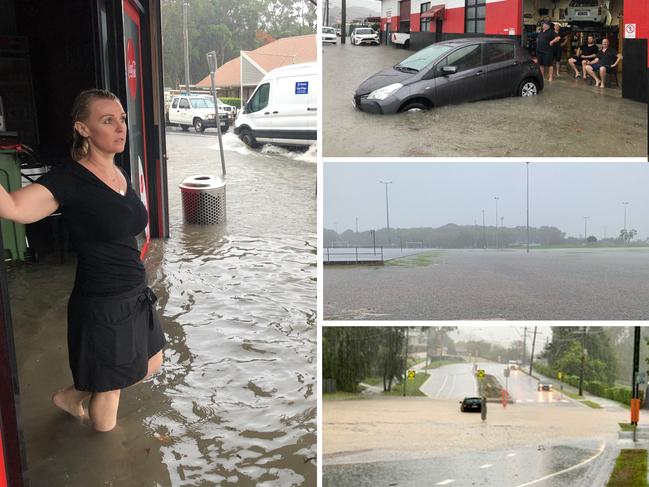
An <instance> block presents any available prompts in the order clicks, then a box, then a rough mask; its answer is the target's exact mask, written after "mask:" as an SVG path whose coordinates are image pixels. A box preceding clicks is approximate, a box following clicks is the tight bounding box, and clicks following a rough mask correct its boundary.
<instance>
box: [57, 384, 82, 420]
mask: <svg viewBox="0 0 649 487" xmlns="http://www.w3.org/2000/svg"><path fill="white" fill-rule="evenodd" d="M75 393H76V391H71V390H70V388H67V389H61V390H59V391H57V392H55V393H54V394H53V395H52V402H53V403H54V405H55V406H56V407H58V408H59V409H62V410H63V411H65V412H66V413H68V414H70V415H71V416H74V417H75V418H78V419H83V418H84V416H85V411H84V409H83V405H82V403H81V401H78V400H77V398H76V397H75V396H77V394H75Z"/></svg>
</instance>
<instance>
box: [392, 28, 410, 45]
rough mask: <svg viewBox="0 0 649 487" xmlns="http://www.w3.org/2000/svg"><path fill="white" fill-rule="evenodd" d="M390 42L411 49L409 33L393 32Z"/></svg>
mask: <svg viewBox="0 0 649 487" xmlns="http://www.w3.org/2000/svg"><path fill="white" fill-rule="evenodd" d="M390 42H392V44H395V45H397V46H403V47H405V48H406V49H408V47H410V34H409V33H407V32H393V33H392V34H390Z"/></svg>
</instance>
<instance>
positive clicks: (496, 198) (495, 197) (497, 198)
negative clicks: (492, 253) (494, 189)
mask: <svg viewBox="0 0 649 487" xmlns="http://www.w3.org/2000/svg"><path fill="white" fill-rule="evenodd" d="M494 199H495V200H496V250H497V249H498V200H499V199H500V197H499V196H494Z"/></svg>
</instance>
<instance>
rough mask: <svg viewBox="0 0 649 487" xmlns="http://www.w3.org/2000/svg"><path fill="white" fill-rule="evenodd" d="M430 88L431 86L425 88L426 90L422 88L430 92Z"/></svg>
mask: <svg viewBox="0 0 649 487" xmlns="http://www.w3.org/2000/svg"><path fill="white" fill-rule="evenodd" d="M431 88H432V87H431V86H426V88H424V90H430V89H431Z"/></svg>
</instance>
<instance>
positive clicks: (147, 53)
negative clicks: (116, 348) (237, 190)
mask: <svg viewBox="0 0 649 487" xmlns="http://www.w3.org/2000/svg"><path fill="white" fill-rule="evenodd" d="M160 15H161V14H160V1H159V0H57V1H42V0H0V98H2V105H3V112H4V128H3V129H2V131H0V142H1V144H0V145H4V146H5V147H6V146H7V145H11V144H14V143H15V144H24V145H27V146H29V147H30V148H32V149H33V152H34V154H35V155H34V159H35V160H37V161H40V162H42V163H43V164H44V165H47V166H53V165H55V164H57V163H61V162H62V161H64V160H66V159H67V158H68V157H69V147H70V142H71V134H72V122H71V119H70V108H71V106H72V102H73V100H74V98H75V96H76V95H77V94H78V93H79V92H80V91H82V90H84V89H88V88H103V89H108V90H110V91H112V92H113V93H115V94H116V95H117V96H118V97H119V98H120V100H121V102H122V104H123V105H124V108H125V110H126V111H127V113H128V120H129V122H128V124H129V126H128V128H129V134H128V141H127V148H126V150H125V151H124V153H123V154H121V155H118V156H117V157H116V162H117V163H118V164H119V165H120V166H122V167H123V168H124V169H125V170H126V172H127V173H128V174H129V175H130V177H131V180H132V183H133V187H134V188H135V190H136V191H137V192H138V193H139V195H140V197H141V199H142V200H143V202H144V203H145V204H146V206H147V207H148V210H149V225H148V227H147V230H146V232H145V234H144V235H143V236H142V239H141V244H142V254H145V253H146V250H147V247H148V243H149V241H150V239H151V238H162V237H167V236H168V234H169V219H168V202H167V200H168V199H167V171H166V147H165V138H164V111H163V110H164V108H163V98H164V97H163V82H162V35H161V27H160V26H161V20H160ZM26 465H27V459H26V458H25V454H24V447H23V444H22V433H21V419H20V387H19V384H18V373H17V370H16V357H15V352H14V343H13V332H12V323H11V312H10V309H9V301H8V289H7V278H6V274H5V270H4V266H1V268H0V487H6V486H9V487H19V486H24V485H29V482H28V471H27V468H26Z"/></svg>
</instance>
